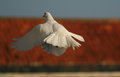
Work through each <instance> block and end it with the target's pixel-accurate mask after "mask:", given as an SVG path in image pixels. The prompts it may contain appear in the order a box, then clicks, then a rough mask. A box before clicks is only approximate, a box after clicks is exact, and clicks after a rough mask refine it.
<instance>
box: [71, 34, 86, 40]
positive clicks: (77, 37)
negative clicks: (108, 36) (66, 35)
mask: <svg viewBox="0 0 120 77" xmlns="http://www.w3.org/2000/svg"><path fill="white" fill-rule="evenodd" d="M70 34H71V36H73V37H74V38H76V39H77V40H79V41H82V42H85V40H84V38H83V37H82V36H80V35H77V34H74V33H70Z"/></svg>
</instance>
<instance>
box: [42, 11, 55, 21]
mask: <svg viewBox="0 0 120 77" xmlns="http://www.w3.org/2000/svg"><path fill="white" fill-rule="evenodd" d="M43 17H44V18H45V19H46V20H53V17H52V15H51V14H50V13H49V12H45V13H44V15H43Z"/></svg>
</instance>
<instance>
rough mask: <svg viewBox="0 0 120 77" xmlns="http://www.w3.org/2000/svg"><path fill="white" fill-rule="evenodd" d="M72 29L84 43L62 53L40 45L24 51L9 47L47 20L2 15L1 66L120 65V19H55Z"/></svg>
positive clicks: (0, 25) (0, 38)
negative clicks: (55, 53)
mask: <svg viewBox="0 0 120 77" xmlns="http://www.w3.org/2000/svg"><path fill="white" fill-rule="evenodd" d="M56 20H57V21H58V22H59V23H60V24H62V25H64V26H65V28H67V29H68V30H69V31H71V32H73V33H76V34H79V35H82V36H83V37H84V39H85V42H84V43H83V42H80V43H81V44H82V46H81V47H80V48H77V49H76V50H72V48H68V49H67V51H66V52H65V53H64V54H63V55H62V56H54V55H52V54H48V53H47V52H45V51H44V50H43V48H42V47H40V46H37V47H35V48H33V49H31V50H28V51H25V52H19V51H17V50H15V49H12V48H10V45H11V43H12V42H14V41H12V39H13V38H20V37H22V36H23V35H24V34H26V33H27V32H28V31H29V30H31V29H32V28H33V27H34V26H36V25H38V24H42V23H44V22H45V21H44V20H43V19H39V18H17V17H16V18H7V17H0V65H79V64H103V65H104V64H108V65H109V64H110V65H111V64H112V65H114V64H120V19H56Z"/></svg>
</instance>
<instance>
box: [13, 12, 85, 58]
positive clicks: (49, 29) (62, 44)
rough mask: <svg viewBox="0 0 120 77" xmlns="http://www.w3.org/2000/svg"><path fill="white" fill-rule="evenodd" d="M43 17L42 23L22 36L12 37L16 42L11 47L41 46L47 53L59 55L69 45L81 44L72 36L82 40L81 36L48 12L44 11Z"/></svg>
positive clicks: (27, 47)
mask: <svg viewBox="0 0 120 77" xmlns="http://www.w3.org/2000/svg"><path fill="white" fill-rule="evenodd" d="M43 17H44V18H45V19H46V22H45V23H44V24H38V25H37V26H35V27H34V28H33V29H32V30H31V31H30V32H28V33H27V34H26V35H24V36H23V37H21V38H19V39H13V40H15V41H16V42H14V43H12V44H13V45H12V46H11V47H12V48H16V49H17V50H19V51H26V50H29V49H32V48H33V47H35V46H42V47H43V48H44V49H45V51H48V53H51V54H54V55H56V56H60V55H62V54H63V53H64V52H65V50H66V49H67V48H68V47H70V46H72V47H73V49H74V47H79V46H81V44H79V43H78V42H77V41H75V40H74V39H73V38H72V37H74V38H76V39H78V40H79V41H82V42H84V39H83V37H82V36H80V35H77V34H74V33H72V32H69V31H68V30H67V29H65V27H64V26H62V25H61V24H59V23H58V22H56V21H55V20H54V19H53V17H52V15H51V14H50V13H49V12H45V13H44V15H43Z"/></svg>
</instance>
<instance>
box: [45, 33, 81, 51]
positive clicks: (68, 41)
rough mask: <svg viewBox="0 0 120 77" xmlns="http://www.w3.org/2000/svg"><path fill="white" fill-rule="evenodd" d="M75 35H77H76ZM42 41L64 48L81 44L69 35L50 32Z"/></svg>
mask: <svg viewBox="0 0 120 77" xmlns="http://www.w3.org/2000/svg"><path fill="white" fill-rule="evenodd" d="M75 37H77V35H76V36H75ZM44 42H46V43H48V44H51V45H53V46H58V47H64V48H67V47H70V46H72V47H73V49H74V47H79V46H81V44H79V43H78V42H77V41H75V40H74V39H73V38H72V37H71V36H70V35H66V34H60V33H52V34H51V35H49V36H48V37H46V38H45V39H44Z"/></svg>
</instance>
